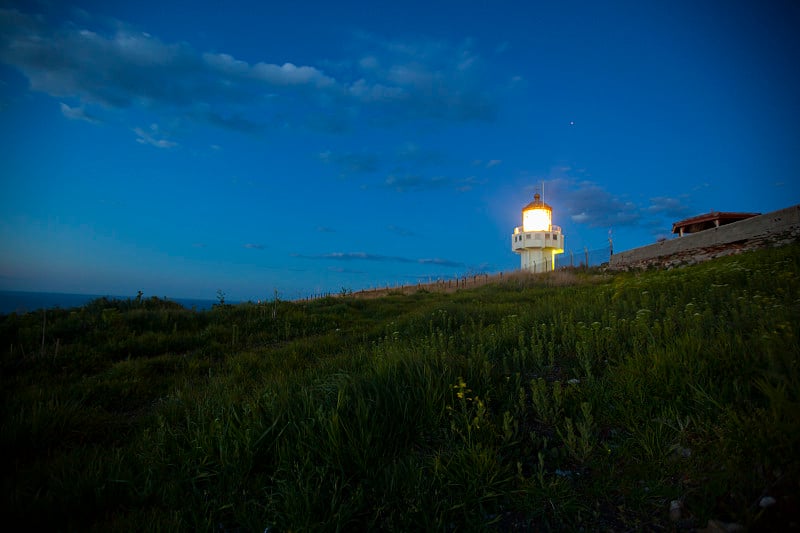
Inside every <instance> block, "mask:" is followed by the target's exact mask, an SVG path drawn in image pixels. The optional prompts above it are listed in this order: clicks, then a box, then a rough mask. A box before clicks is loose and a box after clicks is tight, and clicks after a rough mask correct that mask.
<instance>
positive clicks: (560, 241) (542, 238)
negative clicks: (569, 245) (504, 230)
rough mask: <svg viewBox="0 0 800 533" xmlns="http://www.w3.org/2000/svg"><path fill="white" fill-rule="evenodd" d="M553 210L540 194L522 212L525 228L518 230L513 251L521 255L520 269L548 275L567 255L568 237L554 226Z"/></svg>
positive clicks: (512, 237) (516, 229) (513, 240)
mask: <svg viewBox="0 0 800 533" xmlns="http://www.w3.org/2000/svg"><path fill="white" fill-rule="evenodd" d="M552 219H553V208H552V207H550V206H549V205H547V204H546V203H544V202H543V201H542V199H541V197H540V196H539V195H538V194H534V195H533V201H532V202H531V203H529V204H528V205H526V206H525V207H523V208H522V226H518V227H516V228H514V234H513V235H512V236H511V250H513V251H514V253H518V254H520V268H521V269H522V270H528V271H530V272H547V271H549V270H554V269H555V267H556V255H557V254H561V253H564V235H563V234H562V233H561V228H560V227H558V226H554V225H553V224H552Z"/></svg>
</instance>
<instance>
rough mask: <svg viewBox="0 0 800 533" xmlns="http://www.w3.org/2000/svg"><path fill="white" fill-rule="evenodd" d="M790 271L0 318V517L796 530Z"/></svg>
mask: <svg viewBox="0 0 800 533" xmlns="http://www.w3.org/2000/svg"><path fill="white" fill-rule="evenodd" d="M799 273H800V246H798V245H794V246H789V247H784V248H780V249H771V250H764V251H759V252H755V253H749V254H743V255H739V256H734V257H728V258H724V259H719V260H715V261H711V262H708V263H705V264H702V265H697V266H693V267H687V268H681V269H675V270H671V271H650V272H643V273H625V274H614V275H609V274H604V273H601V272H597V271H595V272H588V273H579V272H573V273H569V272H557V273H552V274H549V275H544V276H537V277H524V276H520V277H516V278H514V279H510V280H505V281H504V282H502V283H495V284H490V285H486V286H484V287H480V288H477V289H472V290H464V291H460V292H456V293H453V294H434V293H426V292H419V293H416V294H414V295H410V296H404V295H400V294H395V295H389V296H386V297H383V298H377V299H369V300H368V299H358V298H356V297H353V296H346V297H338V298H328V299H323V300H318V301H313V302H308V303H302V304H300V303H291V302H282V301H275V302H269V303H266V304H260V305H255V304H243V305H237V306H226V305H222V306H217V307H216V308H214V309H213V310H210V311H206V312H193V311H188V310H185V309H183V308H180V307H179V306H177V305H175V304H172V303H170V302H166V301H162V300H158V299H155V298H153V299H144V300H143V299H140V298H139V299H133V300H126V301H114V300H106V299H101V300H95V301H94V302H92V303H91V304H89V305H86V306H84V307H83V308H79V309H71V310H51V311H47V313H46V314H44V313H43V312H37V313H29V314H26V315H21V316H18V315H13V314H12V315H10V316H6V317H2V318H0V350H1V353H2V361H1V365H2V366H1V367H0V368H1V370H2V383H1V384H2V387H1V388H0V391H1V392H0V394H2V435H0V442H1V443H2V448H3V451H4V454H3V455H4V461H3V462H2V467H0V468H2V474H3V475H2V479H3V487H2V495H1V496H0V501H1V502H2V506H3V509H2V512H3V516H4V518H5V522H6V523H12V524H13V523H18V524H26V525H27V526H26V529H34V528H40V527H42V528H47V529H49V530H97V531H122V530H137V531H139V530H141V529H142V528H143V527H144V528H145V529H147V525H148V524H149V525H150V527H151V528H152V529H160V530H161V529H163V530H212V529H213V530H217V531H257V532H261V531H264V530H265V528H269V530H270V531H287V530H296V531H313V530H363V529H385V530H396V531H407V530H423V529H424V530H445V531H471V530H501V531H502V530H514V531H525V530H535V531H540V530H564V529H567V530H574V529H578V528H584V529H586V530H614V531H629V530H641V529H653V530H663V529H666V530H681V529H687V530H688V529H691V528H693V527H706V525H707V524H708V521H709V520H716V521H720V522H725V523H736V524H741V525H743V526H747V527H749V528H752V529H754V530H758V529H762V530H771V529H773V528H776V527H782V528H786V527H787V526H789V527H790V526H791V525H792V524H794V525H795V526H794V527H798V526H797V524H798V523H800V518H799V517H798V515H797V508H798V503H799V502H798V495H799V494H800V489H799V488H798V480H800V458H799V457H798V455H797V453H796V450H798V449H800V417H798V413H800V369H798V355H799V354H800V345H799V344H798V322H799V321H798V317H800V276H799V275H798V274H799ZM765 497H768V498H765ZM769 498H773V499H774V503H773V501H772V500H770V499H769ZM770 504H771V505H770ZM763 505H766V506H763ZM671 508H672V511H671V512H670V509H671ZM712 525H713V524H712Z"/></svg>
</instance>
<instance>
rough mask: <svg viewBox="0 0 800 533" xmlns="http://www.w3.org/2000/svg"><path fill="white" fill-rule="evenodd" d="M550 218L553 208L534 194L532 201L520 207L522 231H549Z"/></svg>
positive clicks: (550, 227) (550, 225) (551, 217)
mask: <svg viewBox="0 0 800 533" xmlns="http://www.w3.org/2000/svg"><path fill="white" fill-rule="evenodd" d="M552 219H553V208H552V207H550V206H549V205H547V204H546V203H544V202H543V201H542V198H541V196H539V195H538V194H534V195H533V201H532V202H531V203H529V204H528V205H526V206H525V207H524V208H523V209H522V231H526V232H527V231H550V230H551V229H552Z"/></svg>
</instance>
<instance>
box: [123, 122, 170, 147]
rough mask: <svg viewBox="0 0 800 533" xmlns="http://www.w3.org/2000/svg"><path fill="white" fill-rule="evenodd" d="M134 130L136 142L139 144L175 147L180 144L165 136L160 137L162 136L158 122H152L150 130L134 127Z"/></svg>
mask: <svg viewBox="0 0 800 533" xmlns="http://www.w3.org/2000/svg"><path fill="white" fill-rule="evenodd" d="M133 132H134V133H135V134H136V142H137V143H139V144H149V145H150V146H155V147H156V148H174V147H175V146H177V145H178V143H176V142H174V141H170V140H167V139H165V138H160V139H159V138H158V137H160V136H161V132H160V128H159V127H158V124H151V125H150V128H149V130H144V129H142V128H133Z"/></svg>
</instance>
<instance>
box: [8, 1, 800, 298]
mask: <svg viewBox="0 0 800 533" xmlns="http://www.w3.org/2000/svg"><path fill="white" fill-rule="evenodd" d="M798 28H800V4H798V3H797V2H790V1H787V2H776V1H764V2H760V1H759V2H757V1H748V2H740V1H731V0H724V1H722V0H720V1H716V0H708V1H706V0H691V1H668V2H661V1H642V0H636V1H630V2H605V1H602V2H599V1H583V2H571V1H557V2H556V1H553V2H550V1H548V2H543V1H541V2H540V1H528V2H522V1H519V2H504V1H493V2H489V1H480V2H479V1H474V2H469V1H463V0H462V1H458V2H455V1H452V2H451V1H438V2H431V1H425V2H419V1H403V2H347V1H337V2H330V1H324V2H302V1H298V2H275V1H252V2H245V1H229V2H219V1H208V0H206V1H203V0H193V1H181V2H177V1H162V0H159V1H155V2H153V1H148V0H140V1H137V2H130V1H113V0H106V1H82V0H76V1H73V2H70V1H64V0H50V1H47V0H42V1H34V0H28V1H23V2H13V1H12V2H8V1H2V0H0V179H1V181H0V187H1V188H0V289H6V290H34V291H56V292H82V293H93V294H96V293H101V294H118V295H135V294H136V291H138V290H142V291H143V292H144V293H145V295H147V296H149V295H158V296H170V297H197V298H208V299H213V298H214V297H215V295H216V292H217V290H218V289H221V290H222V291H224V292H225V293H226V294H227V296H228V298H229V299H253V300H255V299H259V298H261V299H263V298H271V297H272V296H273V294H274V291H276V290H277V291H278V293H279V295H280V297H282V298H296V297H300V296H305V295H307V294H310V293H314V292H323V291H330V292H340V291H341V289H342V288H347V289H353V290H356V289H360V288H367V287H371V286H378V285H386V284H391V285H394V284H397V283H415V282H416V281H417V280H427V279H429V278H434V279H436V278H452V277H454V276H460V275H465V274H469V273H477V272H498V271H509V270H512V269H515V268H518V266H519V258H518V256H516V255H515V254H513V253H512V252H511V232H512V231H513V228H514V226H518V225H520V224H521V213H520V210H521V208H522V207H523V206H524V205H525V204H526V203H528V202H529V201H530V200H531V199H532V196H533V194H534V192H536V191H537V190H539V189H540V188H541V184H542V183H543V182H544V190H545V200H546V201H547V202H548V203H549V204H551V205H552V206H553V223H554V224H558V225H560V226H561V227H562V228H563V231H564V233H565V235H566V247H567V249H571V250H574V251H576V252H582V251H583V249H584V248H588V249H589V250H594V249H600V248H606V247H607V243H608V232H609V230H611V231H612V232H613V238H614V248H615V250H624V249H628V248H632V247H636V246H641V245H644V244H649V243H652V242H655V241H656V240H657V239H658V238H659V237H664V236H670V233H669V232H670V230H671V224H672V222H674V221H676V220H679V219H681V218H685V217H688V216H692V215H696V214H700V213H704V212H708V211H711V210H719V211H755V212H768V211H772V210H775V209H780V208H783V207H788V206H790V205H793V204H796V203H798V202H800V185H799V184H798V182H799V181H800V180H798V170H799V169H800V96H798V95H800V77H799V75H798V72H800V31H798Z"/></svg>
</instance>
